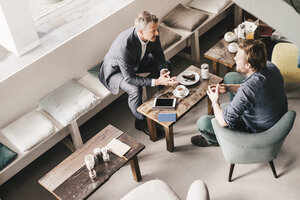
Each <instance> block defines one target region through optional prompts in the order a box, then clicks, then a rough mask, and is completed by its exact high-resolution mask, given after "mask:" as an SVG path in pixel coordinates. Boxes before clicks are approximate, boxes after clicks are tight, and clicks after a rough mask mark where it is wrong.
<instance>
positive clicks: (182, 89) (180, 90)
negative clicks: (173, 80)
mask: <svg viewBox="0 0 300 200" xmlns="http://www.w3.org/2000/svg"><path fill="white" fill-rule="evenodd" d="M175 90H176V92H177V94H179V95H180V96H182V95H184V93H185V90H186V87H185V86H184V85H178V86H177V87H176V88H175Z"/></svg>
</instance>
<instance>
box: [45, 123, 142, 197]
mask: <svg viewBox="0 0 300 200" xmlns="http://www.w3.org/2000/svg"><path fill="white" fill-rule="evenodd" d="M113 138H118V139H119V140H120V141H122V142H124V143H126V144H128V145H129V146H130V147H131V149H130V151H129V152H127V153H126V154H125V157H126V158H127V159H128V160H130V159H131V158H133V157H134V156H135V155H137V154H138V153H139V152H141V151H142V150H143V149H144V148H145V146H144V145H143V144H141V143H140V142H138V141H136V140H135V139H134V138H132V137H130V136H128V135H127V134H125V133H123V132H122V131H120V130H119V129H117V128H115V127H113V126H112V125H108V126H107V127H106V128H104V129H103V130H102V131H100V132H99V133H98V134H96V135H95V136H94V137H93V138H91V139H90V140H89V141H88V142H86V143H85V144H84V145H83V147H82V148H80V149H78V150H76V151H75V152H74V153H72V154H71V155H70V156H69V157H67V158H66V159H65V160H64V161H63V162H61V163H60V164H59V165H57V166H56V167H55V168H54V169H52V170H51V171H50V172H48V173H47V174H46V175H45V176H44V177H42V178H41V179H40V180H39V183H40V184H41V185H42V186H43V187H45V188H46V189H47V190H48V191H50V192H51V193H52V194H54V195H55V196H56V197H57V198H58V199H85V198H87V197H88V196H90V195H91V194H92V193H93V192H94V191H95V190H96V189H97V188H99V187H100V186H101V185H102V184H104V183H105V182H106V181H107V180H108V179H109V177H110V176H112V175H113V174H114V173H115V172H116V171H117V170H119V169H120V168H121V167H122V166H123V165H125V164H126V163H127V162H128V161H126V160H125V159H123V158H120V157H118V156H116V155H115V154H113V153H111V152H109V156H110V161H109V162H108V163H104V162H103V160H102V159H101V161H99V162H96V165H95V171H96V172H97V177H96V178H95V179H91V178H90V177H89V174H88V169H87V168H86V166H85V162H84V156H85V155H87V154H93V149H94V148H96V147H100V148H102V147H104V146H106V145H107V144H108V143H109V142H110V141H111V140H112V139H113Z"/></svg>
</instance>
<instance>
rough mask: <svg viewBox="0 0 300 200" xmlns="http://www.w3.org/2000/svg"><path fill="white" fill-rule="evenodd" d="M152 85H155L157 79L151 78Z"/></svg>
mask: <svg viewBox="0 0 300 200" xmlns="http://www.w3.org/2000/svg"><path fill="white" fill-rule="evenodd" d="M151 87H155V79H152V80H151Z"/></svg>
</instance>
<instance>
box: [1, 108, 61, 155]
mask: <svg viewBox="0 0 300 200" xmlns="http://www.w3.org/2000/svg"><path fill="white" fill-rule="evenodd" d="M55 131H56V127H55V126H54V125H53V123H52V122H51V121H50V120H49V119H48V118H47V117H46V116H44V115H43V114H42V113H41V112H39V111H37V110H34V111H31V112H29V113H27V114H25V115H23V116H22V117H20V118H19V119H17V120H16V121H14V122H12V123H11V124H9V125H8V126H6V127H5V128H3V129H2V130H1V132H2V134H3V135H4V136H5V137H6V138H7V139H8V140H9V141H10V142H11V143H12V144H13V145H14V146H15V147H16V148H17V149H18V150H19V151H20V152H22V153H24V152H25V151H28V150H30V149H31V148H32V147H34V146H35V145H37V144H38V143H39V142H41V141H42V140H43V139H45V138H46V137H48V136H49V135H51V134H52V133H54V132H55Z"/></svg>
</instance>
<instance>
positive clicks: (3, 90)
mask: <svg viewBox="0 0 300 200" xmlns="http://www.w3.org/2000/svg"><path fill="white" fill-rule="evenodd" d="M179 1H181V2H188V1H189V0H152V1H148V0H135V1H134V2H133V3H131V4H129V5H128V6H126V7H124V8H123V9H122V10H120V11H118V12H116V13H114V14H113V15H112V16H110V17H108V18H107V19H105V20H103V21H101V22H99V23H98V24H97V25H95V26H94V27H92V28H90V29H89V30H87V31H85V32H83V33H82V34H80V35H78V36H76V37H75V38H73V39H72V40H70V41H69V42H67V43H65V44H63V45H62V46H60V47H58V48H57V49H55V50H53V51H52V52H50V53H49V54H47V55H45V56H43V57H42V58H40V59H39V60H37V61H36V62H34V63H32V64H30V65H29V66H28V67H26V68H24V69H23V70H21V71H19V72H17V73H16V74H15V75H13V76H12V77H10V78H8V79H6V80H5V81H3V82H2V83H1V84H0V113H1V114H0V127H3V126H5V125H7V124H8V123H10V122H11V121H13V120H15V119H17V118H18V117H19V116H21V115H22V114H24V113H26V112H28V111H30V110H31V109H33V108H35V107H36V106H37V104H38V101H39V99H41V98H42V97H43V96H45V95H46V94H48V93H49V92H50V91H52V90H54V89H56V88H58V87H59V86H60V85H62V84H63V83H64V82H66V81H68V80H70V79H72V78H75V79H79V78H80V77H82V76H84V75H85V74H86V71H87V70H88V69H89V68H91V67H92V66H94V65H96V64H97V63H99V62H100V61H101V60H102V58H103V57H104V56H105V54H106V52H107V51H108V49H109V47H110V45H111V43H112V42H113V40H114V38H115V37H116V36H117V35H118V34H119V33H120V32H122V31H123V30H125V29H126V28H128V27H130V26H132V25H133V21H134V19H135V17H136V16H137V14H138V13H139V11H140V10H149V11H152V12H153V13H155V14H156V15H157V16H158V17H162V16H163V15H165V14H166V13H167V12H168V11H169V10H170V9H171V8H173V7H175V6H176V5H177V3H178V2H179Z"/></svg>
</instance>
